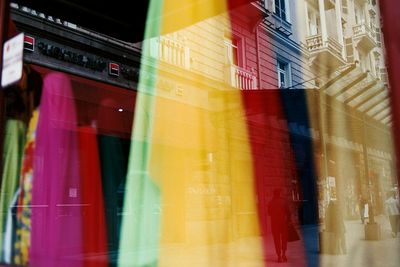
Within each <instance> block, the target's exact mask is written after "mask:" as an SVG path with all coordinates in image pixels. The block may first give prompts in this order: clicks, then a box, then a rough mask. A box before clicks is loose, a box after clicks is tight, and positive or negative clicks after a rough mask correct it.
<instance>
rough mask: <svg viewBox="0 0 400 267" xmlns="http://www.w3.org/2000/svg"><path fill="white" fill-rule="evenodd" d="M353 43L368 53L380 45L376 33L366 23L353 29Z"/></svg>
mask: <svg viewBox="0 0 400 267" xmlns="http://www.w3.org/2000/svg"><path fill="white" fill-rule="evenodd" d="M353 41H354V42H355V43H356V45H357V46H360V47H363V48H364V49H366V50H368V51H369V50H371V49H372V48H374V47H376V46H377V45H378V44H377V39H376V34H375V31H374V30H373V29H371V28H370V27H369V26H368V25H366V24H365V23H361V24H358V25H356V26H354V27H353Z"/></svg>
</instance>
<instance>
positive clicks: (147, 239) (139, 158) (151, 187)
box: [118, 0, 163, 267]
mask: <svg viewBox="0 0 400 267" xmlns="http://www.w3.org/2000/svg"><path fill="white" fill-rule="evenodd" d="M162 7H163V1H162V0H152V1H150V3H149V12H148V16H147V21H146V29H145V38H144V39H145V40H144V42H143V46H142V47H143V51H142V60H141V68H140V80H139V85H138V95H137V101H136V108H135V118H134V121H133V130H132V143H131V150H130V157H129V165H128V175H127V185H126V192H125V199H124V210H123V214H124V215H123V221H122V235H121V243H120V250H119V258H118V266H119V267H145V266H146V267H153V266H157V262H158V253H159V248H158V246H159V238H160V214H159V209H160V190H159V188H158V186H157V185H156V184H155V183H154V182H153V181H152V179H151V178H150V177H149V169H148V166H149V158H150V149H151V147H150V144H151V143H150V142H151V135H152V124H153V112H154V94H155V82H156V76H157V73H156V70H157V62H151V61H149V55H150V51H149V50H150V45H149V38H151V37H154V36H159V32H160V23H159V19H160V16H161V10H162Z"/></svg>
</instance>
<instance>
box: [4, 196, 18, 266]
mask: <svg viewBox="0 0 400 267" xmlns="http://www.w3.org/2000/svg"><path fill="white" fill-rule="evenodd" d="M19 193H20V189H19V188H18V189H17V191H16V192H15V194H14V197H13V199H12V201H11V203H10V207H9V208H8V213H7V221H6V227H5V228H6V230H5V234H4V247H3V256H4V262H5V263H7V264H11V263H12V261H13V258H14V255H15V248H14V245H13V244H14V243H15V240H16V237H17V204H18V196H19Z"/></svg>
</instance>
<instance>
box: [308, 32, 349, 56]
mask: <svg viewBox="0 0 400 267" xmlns="http://www.w3.org/2000/svg"><path fill="white" fill-rule="evenodd" d="M306 45H307V50H308V52H310V53H316V52H319V51H321V50H323V49H328V50H329V51H330V52H332V53H334V54H335V55H337V56H339V57H342V48H343V46H342V45H341V44H340V43H339V42H338V41H336V40H335V39H333V38H331V37H328V41H327V42H325V43H324V42H323V40H322V35H321V34H319V35H312V36H310V37H308V38H307V39H306Z"/></svg>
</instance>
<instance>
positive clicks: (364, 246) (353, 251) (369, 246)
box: [267, 216, 400, 267]
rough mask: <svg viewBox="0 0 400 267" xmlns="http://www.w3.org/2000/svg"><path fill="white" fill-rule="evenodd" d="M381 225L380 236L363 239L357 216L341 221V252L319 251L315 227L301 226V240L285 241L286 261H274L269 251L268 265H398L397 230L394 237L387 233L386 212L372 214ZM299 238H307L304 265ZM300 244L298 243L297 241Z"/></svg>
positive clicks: (329, 266) (399, 246)
mask: <svg viewBox="0 0 400 267" xmlns="http://www.w3.org/2000/svg"><path fill="white" fill-rule="evenodd" d="M375 220H376V222H377V223H378V224H379V225H380V227H381V239H380V240H376V241H372V240H365V232H364V227H365V225H363V224H362V223H361V220H352V221H345V227H346V245H347V253H346V254H344V255H330V254H320V253H319V252H318V239H317V235H315V233H316V230H317V229H316V227H315V226H314V227H312V226H304V228H303V229H302V232H303V234H304V237H305V241H296V242H289V243H288V250H287V255H288V261H287V262H285V263H278V262H277V260H276V256H275V255H274V253H273V252H271V253H270V254H268V255H267V263H268V264H267V266H268V267H278V266H279V267H285V266H296V267H298V266H309V267H316V266H320V267H336V266H338V267H343V266H348V267H358V266H360V267H375V266H384V267H399V266H400V233H399V234H398V236H397V237H396V238H393V237H392V235H391V228H390V224H389V220H388V218H387V217H386V216H376V219H375ZM302 242H307V244H308V246H306V247H308V248H309V249H308V251H307V256H308V257H307V258H308V261H307V265H304V260H303V258H304V256H303V255H304V251H303V250H302V248H301V246H300V245H302ZM299 244H300V245H299Z"/></svg>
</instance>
